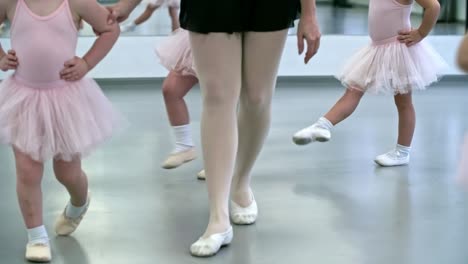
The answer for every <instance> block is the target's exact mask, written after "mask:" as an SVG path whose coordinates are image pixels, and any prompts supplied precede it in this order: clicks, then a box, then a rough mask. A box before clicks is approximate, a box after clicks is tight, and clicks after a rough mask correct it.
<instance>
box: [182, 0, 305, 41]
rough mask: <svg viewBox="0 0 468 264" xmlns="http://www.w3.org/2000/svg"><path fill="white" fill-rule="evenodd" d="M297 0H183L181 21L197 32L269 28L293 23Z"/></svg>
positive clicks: (296, 16) (184, 26)
mask: <svg viewBox="0 0 468 264" xmlns="http://www.w3.org/2000/svg"><path fill="white" fill-rule="evenodd" d="M299 10H300V0H182V1H181V7H180V25H181V27H182V28H184V29H186V30H189V31H193V32H198V33H210V32H225V33H234V32H248V31H253V32H271V31H279V30H283V29H287V28H289V27H292V26H294V20H296V19H297V18H298V14H299Z"/></svg>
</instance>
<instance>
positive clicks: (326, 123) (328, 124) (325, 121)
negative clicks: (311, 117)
mask: <svg viewBox="0 0 468 264" xmlns="http://www.w3.org/2000/svg"><path fill="white" fill-rule="evenodd" d="M316 124H318V125H319V126H321V127H323V128H326V129H328V130H331V129H332V128H333V124H332V123H331V122H330V121H329V120H328V119H326V118H325V117H323V116H322V117H321V118H319V119H318V120H317V122H316Z"/></svg>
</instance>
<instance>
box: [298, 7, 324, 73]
mask: <svg viewBox="0 0 468 264" xmlns="http://www.w3.org/2000/svg"><path fill="white" fill-rule="evenodd" d="M320 37H321V34H320V28H319V26H318V22H317V18H316V17H315V15H313V16H312V15H302V16H301V19H300V20H299V26H298V29H297V48H298V51H299V55H301V54H302V53H303V52H304V50H305V45H307V51H306V53H305V56H304V63H306V64H307V63H308V62H309V60H310V59H311V58H312V57H313V56H314V55H315V54H317V51H318V49H319V47H320ZM304 42H305V43H306V44H304Z"/></svg>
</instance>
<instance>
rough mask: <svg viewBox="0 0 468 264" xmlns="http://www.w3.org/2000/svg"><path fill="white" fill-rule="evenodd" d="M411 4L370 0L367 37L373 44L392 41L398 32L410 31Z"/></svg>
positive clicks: (391, 0)
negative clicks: (368, 36)
mask: <svg viewBox="0 0 468 264" xmlns="http://www.w3.org/2000/svg"><path fill="white" fill-rule="evenodd" d="M412 6H413V5H412V4H409V5H404V4H400V3H399V2H397V1H396V0H370V3H369V35H370V37H371V39H372V41H373V42H374V43H375V44H380V43H382V44H383V43H385V42H391V41H394V40H395V39H396V37H397V35H398V31H400V30H408V29H411V21H410V16H411V9H412Z"/></svg>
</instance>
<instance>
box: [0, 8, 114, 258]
mask: <svg viewBox="0 0 468 264" xmlns="http://www.w3.org/2000/svg"><path fill="white" fill-rule="evenodd" d="M107 17H108V11H107V10H106V9H105V8H103V7H102V6H100V5H99V4H97V2H96V1H95V0H45V1H33V0H7V1H3V2H2V4H0V18H1V21H0V23H1V22H3V21H4V20H5V19H9V20H10V21H11V23H12V25H11V47H12V49H11V50H9V51H8V53H5V51H4V50H3V49H1V48H0V56H1V59H0V68H1V69H2V70H3V71H7V70H14V73H13V75H11V76H10V77H8V78H7V79H6V80H4V81H3V82H2V84H1V87H0V139H1V140H2V142H3V143H6V144H9V145H11V146H12V148H13V152H14V156H15V160H16V173H17V194H18V200H19V205H20V208H21V212H22V214H23V218H24V222H25V224H26V227H27V229H28V230H27V233H28V238H29V241H28V243H27V245H26V259H27V260H29V261H34V262H49V261H50V260H51V250H50V245H49V238H48V235H47V232H46V229H45V227H44V223H43V215H42V190H41V180H42V176H43V171H44V162H45V161H47V160H50V159H53V167H54V172H55V176H56V177H57V179H58V181H59V182H60V183H62V184H63V185H64V186H65V187H66V189H67V191H68V193H69V194H70V201H69V202H68V204H67V206H66V207H65V209H64V211H63V213H62V214H61V215H60V216H59V217H58V219H57V221H56V223H55V232H56V233H57V234H58V235H64V236H66V235H70V234H71V233H73V232H74V231H75V230H76V228H77V227H78V225H79V224H80V221H81V220H82V219H83V216H84V215H85V213H86V210H87V208H88V206H89V203H90V197H89V195H88V180H87V176H86V174H85V173H84V172H83V170H82V168H81V159H82V158H83V157H84V156H85V155H86V154H88V153H90V152H91V151H92V150H94V149H95V148H96V146H97V145H98V144H99V143H101V142H103V141H104V140H106V139H107V138H109V136H111V134H112V133H113V131H114V129H115V128H116V125H117V123H118V120H119V119H120V116H119V115H118V113H117V112H116V111H115V110H114V109H113V107H112V105H111V103H110V102H109V100H108V99H107V98H106V97H105V96H104V94H103V93H102V91H101V89H100V88H99V86H98V85H97V84H96V82H94V81H93V80H91V79H88V78H83V77H84V76H85V75H86V74H87V73H88V72H89V71H90V70H91V69H92V68H94V67H95V66H96V65H97V64H98V63H99V62H100V61H101V60H102V59H103V58H104V57H105V55H106V54H107V53H108V52H109V51H110V50H111V48H112V46H113V45H114V43H115V42H116V40H117V38H118V36H119V28H118V26H117V24H115V25H112V26H109V25H108V24H107ZM82 19H83V20H84V21H86V22H88V23H89V24H90V25H91V26H92V27H93V28H94V29H95V30H96V32H97V33H99V37H98V38H97V40H96V42H95V43H94V45H93V46H92V48H91V49H90V50H89V51H88V52H87V53H86V55H84V56H83V57H82V58H80V57H76V56H75V49H76V46H77V41H78V29H79V26H80V21H81V20H82Z"/></svg>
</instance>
